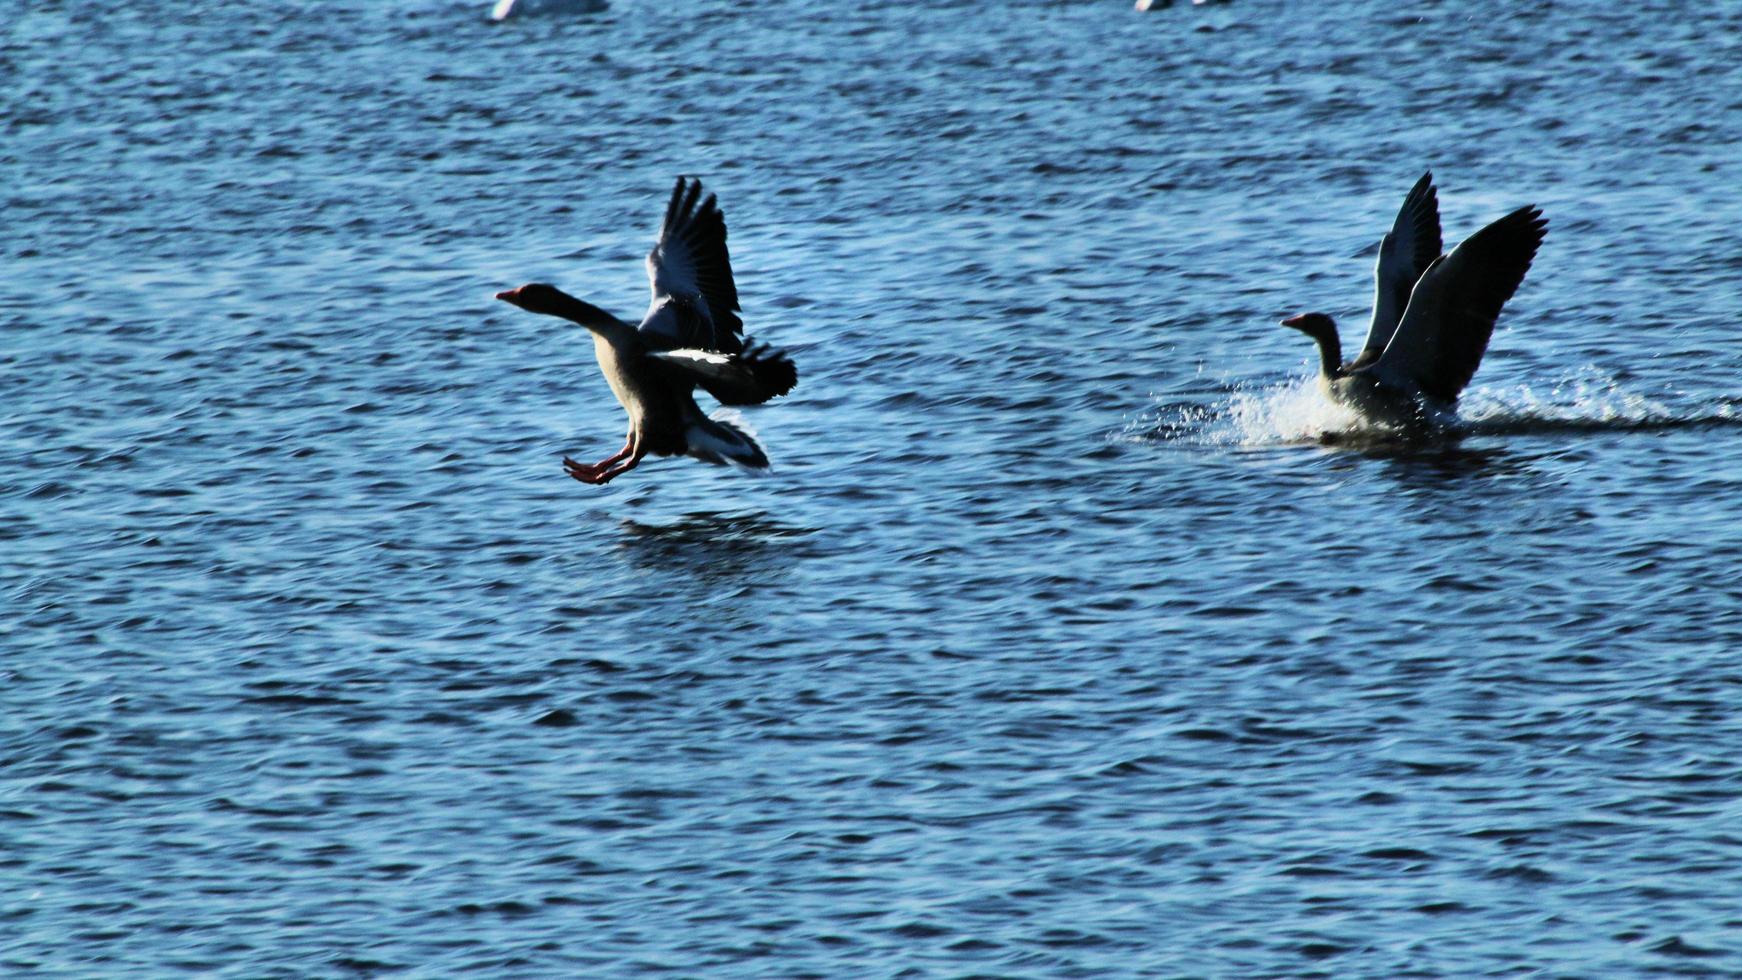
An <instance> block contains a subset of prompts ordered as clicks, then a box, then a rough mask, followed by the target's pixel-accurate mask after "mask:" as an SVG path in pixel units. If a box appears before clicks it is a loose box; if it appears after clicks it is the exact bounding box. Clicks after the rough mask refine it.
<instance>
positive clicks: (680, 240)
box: [641, 177, 744, 354]
mask: <svg viewBox="0 0 1742 980" xmlns="http://www.w3.org/2000/svg"><path fill="white" fill-rule="evenodd" d="M647 278H648V281H649V282H650V283H651V284H652V286H653V305H652V306H650V307H648V310H647V316H646V317H645V318H644V319H643V320H642V321H641V336H642V340H643V341H644V342H645V343H646V344H647V346H648V347H650V348H653V349H655V350H669V349H672V348H678V347H684V348H691V349H694V350H709V351H722V352H724V353H727V354H736V353H737V352H738V351H740V350H742V349H743V347H744V341H743V333H744V321H743V320H741V319H739V318H738V309H739V307H738V288H737V286H735V285H733V282H732V257H731V255H730V254H728V253H727V251H726V218H725V216H724V215H722V214H721V213H720V208H719V206H718V205H717V204H715V203H714V195H712V194H709V195H708V196H707V197H706V198H703V197H702V182H701V181H699V180H686V179H684V178H682V177H679V178H678V179H677V186H676V187H673V188H672V191H671V203H670V204H667V205H666V208H665V224H664V225H663V226H662V227H661V228H660V232H659V244H657V245H655V246H654V247H653V251H652V252H650V253H648V255H647Z"/></svg>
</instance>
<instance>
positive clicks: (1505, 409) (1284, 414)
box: [1124, 368, 1742, 447]
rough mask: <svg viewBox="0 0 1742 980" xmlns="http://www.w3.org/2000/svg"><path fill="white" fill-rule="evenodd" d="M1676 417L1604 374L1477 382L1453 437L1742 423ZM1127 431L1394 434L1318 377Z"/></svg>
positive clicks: (1324, 437)
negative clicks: (1505, 383)
mask: <svg viewBox="0 0 1742 980" xmlns="http://www.w3.org/2000/svg"><path fill="white" fill-rule="evenodd" d="M1704 408H1705V409H1706V410H1705V411H1703V412H1698V413H1693V414H1690V413H1688V412H1685V411H1683V412H1677V411H1676V410H1675V409H1673V408H1671V407H1670V406H1669V405H1667V404H1665V403H1664V402H1662V401H1659V400H1656V399H1653V398H1650V397H1648V396H1646V395H1643V394H1640V393H1639V392H1635V391H1629V390H1627V389H1626V388H1624V387H1623V386H1622V385H1621V383H1620V382H1619V381H1617V380H1616V379H1615V378H1613V377H1611V376H1609V375H1606V374H1603V373H1602V372H1600V371H1598V370H1597V369H1596V368H1584V369H1581V370H1579V371H1577V372H1575V373H1573V374H1571V375H1569V376H1567V377H1565V378H1562V379H1559V380H1556V381H1553V382H1550V383H1549V384H1548V385H1547V386H1537V385H1515V386H1511V387H1494V388H1490V387H1484V386H1477V387H1474V388H1471V389H1470V390H1469V391H1467V392H1465V393H1464V396H1463V398H1462V399H1461V400H1460V403H1459V408H1458V421H1457V422H1456V423H1455V424H1453V425H1451V426H1449V427H1447V429H1446V430H1445V434H1446V436H1448V437H1450V438H1457V437H1461V436H1478V435H1517V434H1526V435H1527V434H1531V433H1546V432H1567V431H1598V430H1629V429H1669V428H1693V427H1699V426H1716V425H1738V424H1742V414H1739V413H1738V411H1737V406H1736V404H1735V403H1734V402H1733V401H1731V400H1720V401H1716V402H1715V403H1712V404H1709V405H1707V406H1704ZM1124 435H1125V436H1126V437H1128V438H1131V439H1135V440H1139V441H1153V440H1161V441H1168V442H1173V441H1178V442H1187V443H1196V444H1199V445H1211V446H1243V447H1259V446H1276V445H1288V444H1298V443H1361V442H1382V441H1386V440H1389V439H1391V438H1395V437H1396V436H1397V435H1398V433H1397V432H1396V430H1394V429H1390V428H1388V427H1386V426H1383V425H1379V424H1377V423H1374V422H1370V421H1367V420H1365V419H1362V418H1361V417H1360V416H1358V415H1356V414H1355V413H1354V412H1353V411H1351V410H1350V409H1348V408H1345V407H1344V406H1342V405H1339V404H1337V403H1336V402H1333V401H1331V400H1330V399H1329V398H1327V397H1326V396H1325V395H1324V393H1323V391H1321V390H1320V388H1319V384H1318V379H1317V378H1315V377H1304V378H1292V379H1290V380H1287V381H1283V382H1281V383H1278V384H1271V385H1265V386H1262V387H1251V388H1246V387H1236V388H1234V389H1233V390H1231V391H1230V392H1228V394H1227V395H1226V396H1225V397H1224V398H1222V399H1221V400H1219V401H1217V402H1214V403H1212V404H1209V405H1180V404H1178V403H1174V404H1171V405H1163V406H1159V407H1158V409H1157V410H1156V411H1155V412H1152V413H1146V414H1145V415H1143V416H1141V417H1139V418H1137V419H1134V420H1133V422H1132V423H1131V424H1130V425H1128V426H1127V427H1126V430H1125V433H1124Z"/></svg>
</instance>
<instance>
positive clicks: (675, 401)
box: [496, 177, 798, 484]
mask: <svg viewBox="0 0 1742 980" xmlns="http://www.w3.org/2000/svg"><path fill="white" fill-rule="evenodd" d="M701 194H702V184H701V181H696V180H685V179H684V178H682V177H679V178H678V180H677V186H676V187H674V188H673V189H672V192H671V202H670V203H669V204H667V205H666V208H665V224H664V225H663V226H662V227H661V229H660V233H659V243H658V244H656V245H655V246H654V247H653V251H652V252H651V253H649V254H648V256H647V277H648V279H649V281H650V282H651V283H652V286H653V303H652V305H651V306H649V307H648V309H647V315H646V316H644V317H642V319H641V325H640V326H635V325H632V324H630V323H628V322H626V321H623V320H619V319H617V318H616V317H615V316H612V315H611V314H609V313H607V312H605V311H604V310H601V309H599V308H598V307H596V306H593V305H592V304H590V303H585V302H582V301H581V300H578V299H576V298H575V297H573V296H570V295H569V294H567V293H565V292H563V291H562V290H560V289H558V288H556V287H555V286H551V285H548V284H545V283H536V282H535V283H527V284H526V285H524V286H519V287H516V288H514V289H509V290H505V291H503V292H500V293H497V294H496V298H497V299H500V300H506V301H507V302H509V303H513V304H514V305H515V306H518V307H520V308H521V309H523V310H530V311H532V312H534V313H544V314H548V315H550V316H558V317H562V318H563V319H565V320H570V321H573V322H575V323H578V324H580V325H581V326H583V327H586V328H587V330H588V331H590V332H591V333H592V335H593V354H594V356H595V357H597V358H598V361H599V370H600V371H601V372H603V373H604V375H605V380H606V381H607V382H608V383H609V384H610V385H611V391H612V392H613V393H614V394H616V396H617V401H618V403H619V404H621V405H622V406H623V410H624V411H625V412H627V413H628V414H629V436H628V438H627V439H626V440H625V442H624V443H623V448H622V449H620V450H618V451H617V452H616V453H615V454H613V455H611V456H608V457H606V458H604V459H602V460H600V461H599V462H597V463H592V464H587V463H580V462H576V461H575V460H573V459H570V458H569V457H567V456H564V457H563V468H564V469H565V470H566V471H567V472H568V474H569V476H572V477H574V478H575V479H577V480H579V481H581V482H582V483H593V484H602V483H608V482H610V481H611V480H612V479H613V478H614V477H617V476H621V475H622V474H623V473H626V472H628V471H629V470H632V469H634V468H635V466H636V464H637V463H640V462H641V460H642V458H643V457H644V456H646V455H647V454H648V453H652V454H654V455H656V456H693V457H695V458H696V459H699V460H703V461H705V462H709V463H726V462H732V463H737V464H740V465H742V466H748V467H752V468H757V469H761V468H764V467H766V466H767V465H768V455H767V454H766V453H764V452H763V451H762V447H761V446H759V445H757V443H756V440H755V439H754V438H752V437H751V436H750V434H749V433H747V432H745V431H744V430H743V429H741V428H739V427H737V426H735V425H733V424H732V423H730V422H727V421H724V420H722V419H712V418H709V417H707V416H706V415H704V414H702V410H701V409H700V408H698V407H697V406H696V399H695V389H696V388H698V387H699V388H702V389H704V390H705V391H707V392H708V394H710V395H713V396H714V398H715V400H717V401H719V402H720V404H722V405H759V404H761V403H763V402H765V401H767V400H769V399H770V398H774V397H775V396H777V395H784V394H786V393H787V392H789V391H791V390H792V388H793V386H794V385H796V384H797V383H798V370H797V368H795V367H794V366H793V363H792V361H791V360H789V359H788V358H787V356H786V355H785V354H783V353H780V352H778V351H770V350H769V349H768V348H766V347H763V348H758V347H757V346H756V345H755V344H754V343H751V342H749V341H746V340H745V339H744V337H743V332H744V321H742V320H741V319H739V318H738V310H739V306H738V290H737V287H736V286H735V285H734V284H733V282H732V260H731V256H730V255H729V254H728V253H727V251H726V219H725V217H724V216H722V215H721V214H720V209H719V207H718V206H717V205H716V204H715V203H714V196H713V195H712V194H709V195H708V196H707V197H706V198H705V199H704V198H702V196H701Z"/></svg>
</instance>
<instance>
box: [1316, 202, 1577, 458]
mask: <svg viewBox="0 0 1742 980" xmlns="http://www.w3.org/2000/svg"><path fill="white" fill-rule="evenodd" d="M1547 231H1548V222H1547V221H1546V220H1544V218H1543V216H1542V211H1540V210H1539V209H1537V208H1536V207H1535V206H1534V205H1527V206H1525V207H1522V208H1519V209H1518V210H1516V211H1514V212H1512V213H1511V214H1509V215H1507V216H1506V217H1504V218H1501V219H1500V220H1498V221H1496V222H1494V223H1493V224H1490V225H1489V226H1487V227H1486V228H1483V229H1482V230H1481V231H1478V232H1476V233H1475V234H1474V235H1471V236H1470V237H1469V238H1466V239H1464V242H1463V244H1461V245H1459V246H1458V247H1457V248H1454V249H1452V250H1451V251H1450V252H1448V253H1446V254H1444V255H1441V254H1440V210H1439V199H1438V197H1437V196H1436V194H1435V192H1434V185H1433V173H1432V172H1431V171H1430V172H1429V173H1425V174H1423V175H1422V177H1421V179H1420V180H1418V181H1416V183H1415V187H1413V188H1411V189H1410V192H1409V196H1408V197H1406V198H1404V200H1403V207H1402V208H1401V209H1400V210H1399V211H1398V212H1397V220H1396V221H1395V222H1394V223H1393V224H1392V226H1391V231H1390V232H1389V233H1387V234H1386V236H1385V237H1384V238H1383V239H1381V240H1380V242H1379V261H1378V263H1377V265H1376V266H1375V268H1374V273H1373V275H1374V280H1375V282H1374V295H1373V321H1372V324H1371V325H1370V326H1369V327H1368V328H1367V340H1366V342H1365V343H1364V344H1362V345H1361V351H1360V353H1358V354H1356V355H1355V359H1354V360H1352V361H1348V362H1346V363H1345V362H1344V361H1343V359H1342V358H1343V350H1342V342H1341V341H1340V340H1338V338H1337V325H1336V323H1335V322H1334V321H1332V319H1331V318H1330V317H1328V316H1326V315H1325V314H1323V313H1301V314H1298V315H1296V316H1291V317H1289V318H1288V319H1286V320H1284V321H1282V325H1283V326H1285V327H1293V328H1294V329H1296V330H1299V331H1300V332H1302V333H1304V334H1306V335H1307V336H1309V337H1311V338H1312V339H1313V340H1315V341H1317V342H1318V345H1319V383H1320V385H1321V386H1322V387H1323V388H1324V389H1325V390H1326V392H1327V394H1329V395H1330V397H1331V398H1332V399H1333V400H1335V401H1337V402H1340V403H1342V404H1344V405H1347V406H1349V407H1350V408H1353V409H1354V410H1355V411H1357V412H1359V413H1360V414H1361V415H1362V416H1363V417H1365V418H1368V419H1372V420H1374V421H1378V422H1380V423H1382V424H1386V425H1392V426H1397V427H1400V428H1403V429H1405V430H1419V429H1421V428H1422V427H1423V426H1426V425H1431V424H1434V423H1440V422H1443V421H1446V420H1449V419H1450V418H1451V416H1452V413H1453V412H1454V411H1455V410H1456V408H1457V402H1458V394H1459V392H1461V391H1463V390H1464V386H1465V385H1467V384H1469V383H1470V379H1471V378H1472V377H1474V376H1475V374H1476V367H1477V365H1479V364H1481V362H1482V354H1483V353H1484V352H1485V351H1487V349H1488V338H1489V337H1490V336H1491V335H1492V334H1493V332H1494V321H1495V320H1496V319H1497V318H1498V317H1499V316H1500V308H1501V307H1502V306H1505V305H1506V301H1507V300H1509V299H1511V298H1512V294H1513V292H1514V291H1516V290H1517V289H1518V284H1519V283H1520V282H1523V281H1524V274H1525V272H1526V271H1528V270H1529V269H1530V263H1531V260H1532V259H1533V258H1535V257H1536V250H1537V247H1538V246H1539V245H1541V244H1542V239H1543V235H1544V234H1546V233H1547Z"/></svg>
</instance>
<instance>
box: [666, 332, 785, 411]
mask: <svg viewBox="0 0 1742 980" xmlns="http://www.w3.org/2000/svg"><path fill="white" fill-rule="evenodd" d="M647 356H648V357H651V358H653V359H654V360H657V361H659V362H660V363H662V364H664V365H666V367H667V368H668V369H670V370H673V371H676V372H678V373H681V374H683V375H685V376H687V377H688V379H689V381H690V382H691V383H692V384H698V385H701V386H702V387H703V388H705V389H707V392H708V394H710V395H713V396H714V398H715V399H717V400H718V401H719V402H720V404H722V405H760V404H762V403H763V402H765V401H767V400H769V399H770V398H774V397H777V396H779V395H784V394H786V393H787V392H789V391H791V390H792V389H793V386H794V385H796V384H798V368H797V367H796V366H795V365H794V364H793V363H792V361H791V360H790V359H788V358H787V356H786V355H785V354H784V353H782V352H780V351H772V350H769V349H768V348H767V347H757V346H756V345H755V344H750V345H748V346H746V347H745V348H744V350H743V352H742V353H738V354H722V353H720V352H718V351H708V350H682V349H680V350H666V351H652V352H650V353H649V354H648V355H647Z"/></svg>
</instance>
